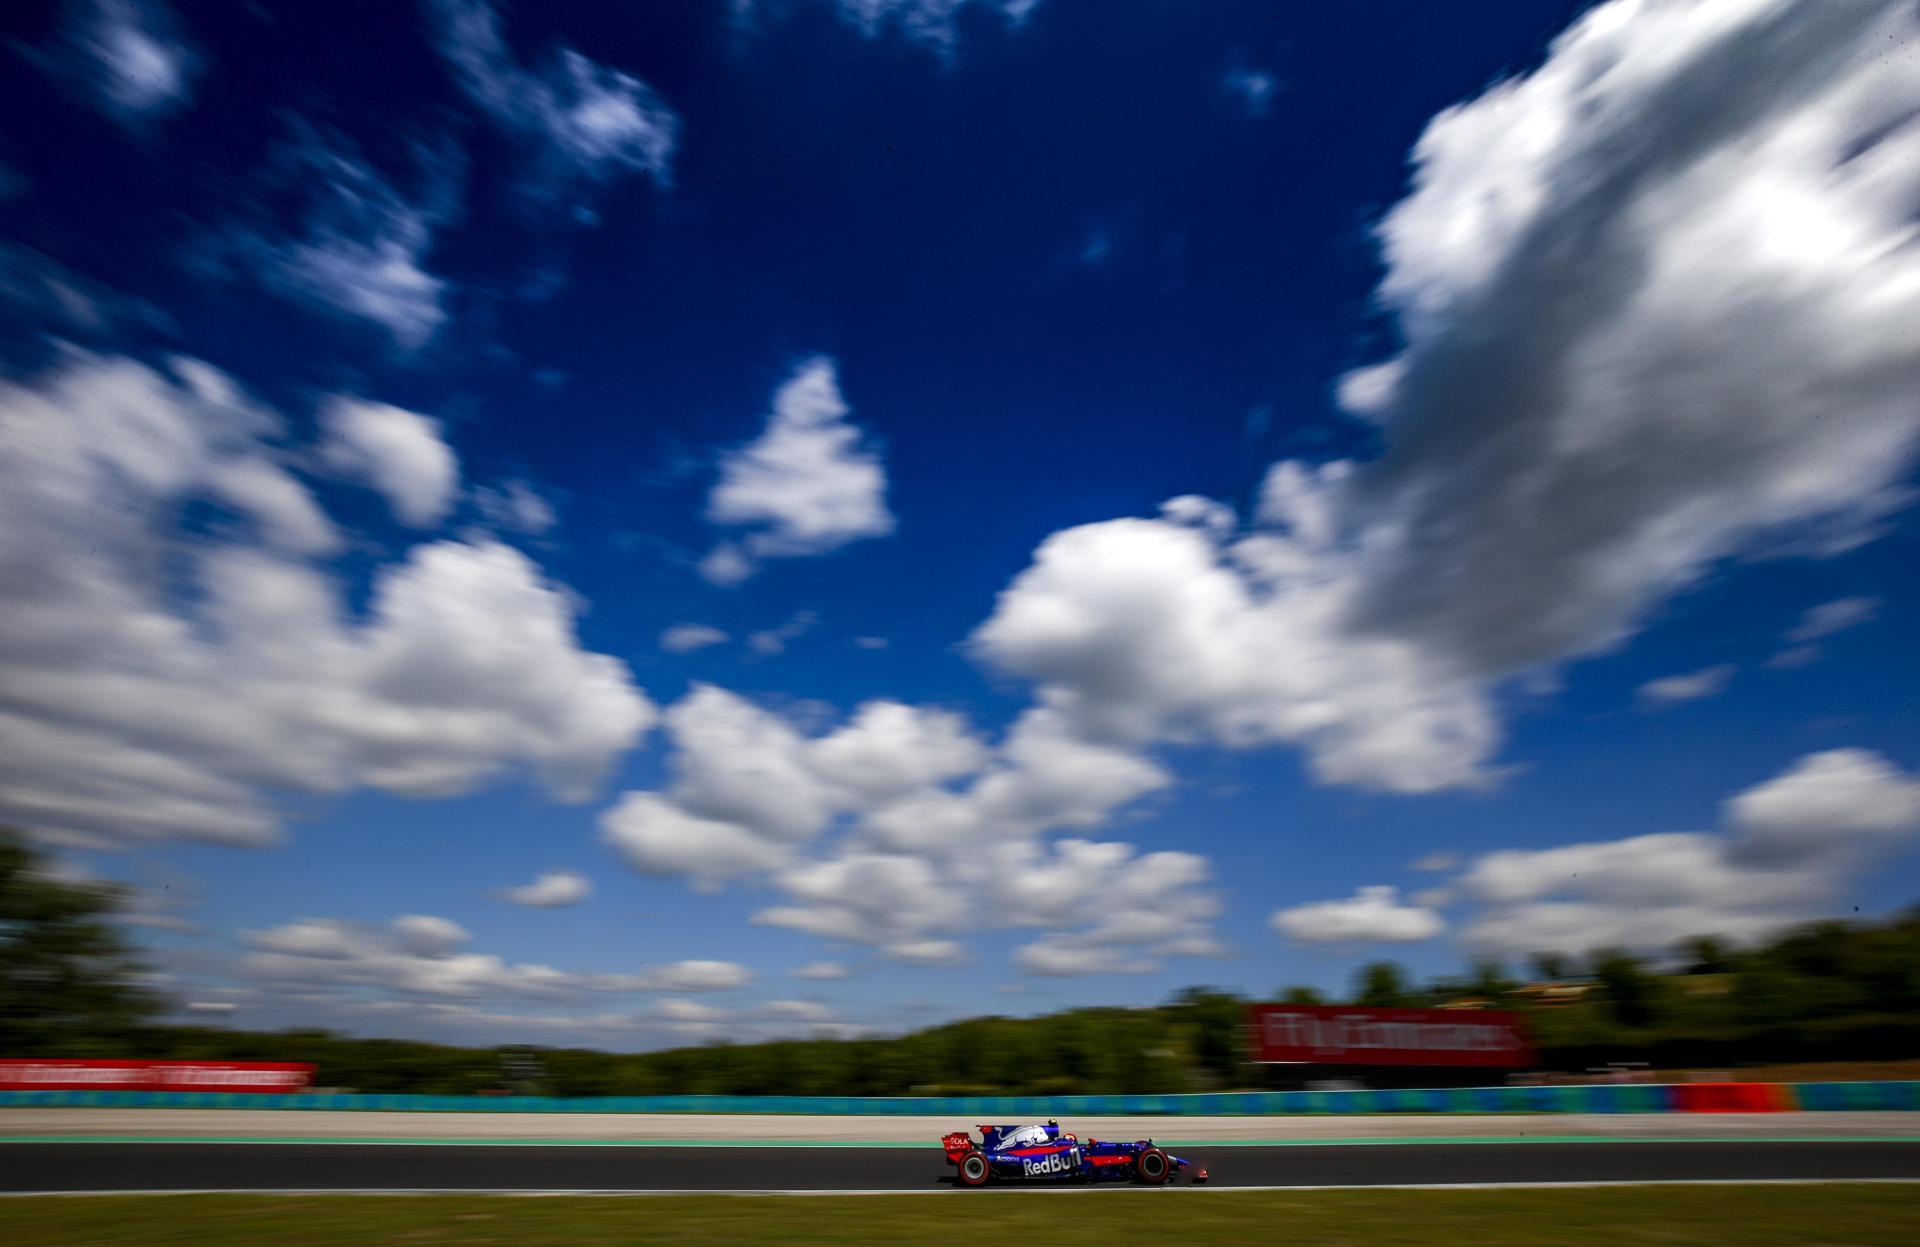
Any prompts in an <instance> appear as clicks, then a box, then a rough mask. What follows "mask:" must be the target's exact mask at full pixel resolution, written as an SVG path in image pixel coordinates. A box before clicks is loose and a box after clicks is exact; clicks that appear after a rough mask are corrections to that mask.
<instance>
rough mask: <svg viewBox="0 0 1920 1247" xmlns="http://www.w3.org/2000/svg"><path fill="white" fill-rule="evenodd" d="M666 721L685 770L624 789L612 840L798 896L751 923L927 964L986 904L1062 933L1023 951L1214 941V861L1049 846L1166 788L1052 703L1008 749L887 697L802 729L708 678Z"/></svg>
mask: <svg viewBox="0 0 1920 1247" xmlns="http://www.w3.org/2000/svg"><path fill="white" fill-rule="evenodd" d="M665 723H666V728H667V732H668V734H669V736H670V737H671V738H672V740H673V742H674V746H675V748H674V752H673V753H672V754H671V755H670V757H669V767H670V769H671V770H672V772H673V775H674V778H673V782H672V783H671V784H670V785H669V786H668V788H667V789H666V790H665V791H663V792H631V793H627V794H625V795H624V796H623V797H622V799H621V801H620V802H619V803H618V804H617V805H616V806H615V808H614V809H613V810H612V811H610V812H609V813H608V814H607V815H606V817H604V818H603V819H602V822H601V827H602V831H603V834H604V836H605V838H606V839H607V841H608V842H609V843H611V844H613V845H614V846H615V847H616V848H618V849H620V850H621V851H622V852H623V853H624V854H625V855H626V857H627V858H628V859H629V860H630V861H631V862H632V863H633V864H634V865H635V866H637V867H638V868H640V869H641V870H643V871H646V872H648V873H652V874H657V875H680V876H685V877H688V878H690V879H692V880H693V881H694V883H695V884H696V886H702V887H715V886H719V885H720V884H722V883H725V882H728V881H730V880H735V879H742V878H759V879H764V880H766V881H768V882H770V883H771V884H772V885H773V886H774V887H775V888H777V889H778V890H779V891H781V892H782V893H784V894H785V897H784V900H783V902H782V903H779V904H773V905H767V906H764V907H762V908H761V909H759V910H758V911H756V912H755V914H754V918H753V920H754V921H755V922H756V923H758V924H761V925H766V926H776V927H784V928H787V929H790V930H797V931H803V932H806V933H808V934H811V935H814V936H817V937H819V938H821V939H824V940H828V941H831V942H836V943H846V944H854V945H860V946H863V947H870V948H874V949H877V950H878V951H879V952H880V953H881V955H883V956H886V957H889V958H892V959H895V960H900V961H906V962H911V963H916V964H948V963H951V962H954V961H957V960H959V959H961V958H963V957H964V956H965V949H964V947H963V945H962V944H961V942H960V939H959V937H960V936H962V935H963V934H964V933H965V932H966V931H967V930H969V929H972V928H974V927H975V926H977V925H978V923H979V922H980V921H981V920H982V915H990V916H992V920H993V921H1004V922H1005V923H1006V924H1008V925H1011V926H1013V927H1031V928H1034V929H1037V930H1041V931H1045V932H1049V933H1052V934H1053V935H1057V936H1059V937H1060V939H1059V940H1056V941H1053V942H1052V943H1047V944H1046V946H1045V947H1043V948H1041V949H1039V950H1038V951H1036V952H1035V953H1033V954H1032V955H1031V957H1024V958H1023V963H1024V962H1025V961H1034V963H1035V964H1038V963H1039V961H1047V962H1048V964H1050V965H1054V966H1058V965H1060V964H1062V963H1061V962H1060V960H1059V958H1056V957H1050V951H1051V949H1052V948H1053V944H1054V943H1058V942H1062V941H1064V942H1068V943H1083V944H1089V945H1091V944H1102V945H1108V946H1112V947H1116V948H1123V949H1125V950H1126V951H1127V953H1128V956H1129V960H1130V961H1131V962H1138V963H1140V964H1156V962H1155V959H1156V958H1159V957H1164V956H1205V955H1213V954H1215V953H1217V952H1218V951H1219V945H1218V944H1217V942H1216V941H1215V940H1214V939H1213V937H1212V935H1211V932H1210V925H1209V924H1210V922H1211V920H1212V918H1213V917H1214V916H1215V915H1216V914H1217V912H1218V901H1217V898H1216V897H1215V896H1214V895H1213V894H1212V892H1211V891H1210V889H1209V888H1208V887H1207V886H1206V881H1207V872H1208V868H1207V863H1206V860H1205V859H1204V858H1201V857H1199V856H1197V855H1194V854H1188V853H1148V854H1140V853H1139V852H1138V851H1137V850H1136V849H1135V848H1134V847H1133V846H1132V845H1128V844H1122V843H1095V842H1093V841H1090V840H1085V839H1078V838H1074V839H1068V840H1064V841H1061V842H1059V843H1057V844H1053V845H1050V846H1049V845H1046V844H1044V843H1043V841H1044V840H1045V839H1046V837H1047V835H1048V834H1049V833H1051V832H1055V831H1058V830H1062V829H1069V828H1078V827H1093V826H1097V825H1099V824H1101V823H1103V822H1105V821H1106V820H1107V819H1108V818H1110V817H1111V816H1112V814H1113V812H1114V811H1115V810H1117V809H1118V808H1120V807H1121V806H1123V805H1125V804H1126V803H1127V802H1129V801H1131V800H1133V799H1135V798H1136V797H1139V796H1141V795H1143V794H1145V793H1147V792H1150V791H1153V790H1154V789H1155V788H1158V787H1160V786H1162V785H1164V784H1165V783H1166V782H1168V781H1167V776H1166V775H1165V773H1164V772H1162V771H1161V770H1160V769H1159V768H1158V767H1157V766H1155V765H1154V764H1153V763H1151V762H1150V761H1148V760H1146V759H1144V758H1141V757H1138V756H1136V755H1133V754H1130V753H1127V752H1125V751H1122V750H1116V749H1109V748H1104V747H1101V746H1097V745H1092V744H1088V743H1087V742H1084V741H1080V740H1077V739H1075V738H1074V737H1072V736H1071V735H1069V734H1067V733H1065V732H1064V731H1063V730H1062V729H1061V727H1060V724H1059V722H1058V720H1057V719H1056V718H1055V717H1054V716H1052V715H1051V714H1050V713H1049V712H1046V711H1032V712H1029V713H1028V714H1026V715H1024V716H1022V718H1021V719H1020V720H1019V721H1018V722H1017V723H1016V724H1015V725H1014V727H1013V728H1012V729H1010V730H1009V731H1008V733H1007V734H1006V736H1005V737H1004V738H1003V739H1002V740H1001V741H1000V742H999V744H998V745H997V746H992V745H989V744H988V743H987V742H986V741H984V740H982V739H981V738H980V737H979V736H977V735H976V734H975V733H974V732H973V731H972V730H971V729H970V727H969V726H968V724H967V723H966V721H965V720H964V719H962V718H961V717H960V716H958V715H956V714H953V713H951V712H948V711H943V710H939V709H935V708H930V707H920V706H911V705H907V704H905V703H901V702H892V701H874V702H869V703H866V704H865V705H863V706H861V707H860V708H858V709H857V710H856V711H855V712H854V714H853V715H852V716H851V717H850V718H849V719H847V720H846V721H845V722H843V723H841V724H839V725H837V726H834V727H831V728H829V729H827V730H825V731H822V732H819V733H818V734H809V733H807V732H805V731H802V730H801V729H800V728H798V727H796V726H795V725H794V724H793V723H791V722H789V721H788V720H786V719H784V718H783V717H781V716H779V715H777V714H775V713H773V712H772V711H769V710H766V709H763V708H761V707H758V706H755V705H753V704H752V703H750V702H748V701H746V700H745V699H743V698H740V697H738V696H737V695H735V694H732V693H728V692H726V691H724V690H721V689H717V688H712V687H706V686H700V687H696V689H695V690H694V691H693V692H692V693H690V694H689V695H688V696H687V698H686V699H684V700H683V701H681V702H680V703H678V704H676V705H675V706H673V707H672V708H671V709H669V710H668V711H667V714H666V716H665ZM1042 938H1043V940H1046V939H1047V938H1048V937H1045V936H1043V937H1042ZM1035 959H1038V960H1035ZM1047 972H1049V973H1059V972H1064V971H1063V970H1060V969H1053V970H1049V971H1047ZM1089 972H1092V971H1089Z"/></svg>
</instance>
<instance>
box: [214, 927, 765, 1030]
mask: <svg viewBox="0 0 1920 1247" xmlns="http://www.w3.org/2000/svg"><path fill="white" fill-rule="evenodd" d="M472 939H473V937H472V935H471V934H469V933H468V932H467V931H466V930H465V929H464V928H463V927H461V926H460V925H459V924H458V923H455V922H452V921H449V920H448V919H445V918H438V917H433V916H431V915H426V914H408V915H405V916H402V917H399V918H396V919H394V920H393V921H392V922H391V923H389V924H388V925H387V926H385V927H377V926H367V925H362V924H358V923H350V922H342V921H340V920H338V919H333V918H303V919H300V920H298V921H295V922H290V923H286V924H284V925H282V926H278V927H272V928H268V929H266V930H261V931H247V932H243V933H242V940H243V941H244V943H245V944H246V945H247V947H248V948H249V949H250V951H249V952H248V954H247V955H246V956H245V957H244V958H243V959H242V961H241V962H240V969H241V972H242V973H243V974H245V975H246V976H247V977H249V978H251V979H253V980H255V981H256V982H260V983H262V984H265V985H268V986H270V987H271V988H273V989H276V990H279V991H282V992H285V991H289V990H293V989H299V988H307V989H330V990H332V991H335V992H347V993H350V994H351V995H353V996H354V997H356V998H358V999H362V1000H365V999H368V998H369V996H370V995H371V996H372V997H376V998H378V997H388V998H391V997H403V998H405V997H453V998H460V999H468V1000H476V999H494V998H499V999H509V1000H510V999H516V998H580V997H584V996H586V995H588V994H593V993H637V992H653V991H671V992H707V991H729V990H733V989H735V988H739V987H744V986H745V985H746V984H748V983H750V982H751V981H752V980H753V973H752V972H751V971H750V970H748V969H747V968H746V967H745V966H742V965H739V964H737V963H734V962H731V961H680V962H674V963H671V964H668V965H663V966H656V967H652V968H648V969H642V970H639V971H636V972H633V973H629V974H597V973H586V972H578V971H566V970H557V969H555V968H554V967H552V966H547V965H538V964H522V963H516V962H509V961H507V960H506V959H504V958H502V957H499V956H496V955H494V954H491V953H474V952H467V951H464V949H465V946H466V945H467V944H469V943H470V942H471V941H472ZM660 1003H661V1006H663V1007H671V1005H670V1002H668V1001H662V1002H660ZM695 1007H696V1008H699V1009H703V1010H704V1009H708V1008H711V1006H704V1005H702V1006H695Z"/></svg>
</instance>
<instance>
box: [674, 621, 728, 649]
mask: <svg viewBox="0 0 1920 1247" xmlns="http://www.w3.org/2000/svg"><path fill="white" fill-rule="evenodd" d="M727 640H728V638H727V634H726V633H724V632H722V631H721V630H720V629H718V628H716V627H714V626H713V625H712V624H703V623H678V624H674V625H673V626H672V627H671V628H668V629H667V630H666V631H664V632H662V633H661V634H660V648H661V649H663V650H665V651H667V653H669V654H691V653H693V652H694V651H695V650H701V649H706V648H707V647H708V646H711V645H725V644H726V643H727Z"/></svg>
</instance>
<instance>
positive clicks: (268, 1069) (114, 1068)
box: [0, 1060, 313, 1092]
mask: <svg viewBox="0 0 1920 1247" xmlns="http://www.w3.org/2000/svg"><path fill="white" fill-rule="evenodd" d="M312 1082H313V1066H311V1065H303V1064H297V1063H294V1062H291V1061H63V1060H47V1061H37V1060H36V1061H0V1091H280V1092H291V1091H303V1090H305V1089H306V1088H307V1086H308V1085H309V1084H310V1083H312Z"/></svg>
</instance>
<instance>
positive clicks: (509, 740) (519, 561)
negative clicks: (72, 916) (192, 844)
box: [0, 352, 654, 844]
mask: <svg viewBox="0 0 1920 1247" xmlns="http://www.w3.org/2000/svg"><path fill="white" fill-rule="evenodd" d="M284 431H285V430H284V424H283V422H282V421H281V420H280V418H279V417H278V416H277V415H276V414H275V413H273V412H272V411H270V410H268V409H266V408H264V407H262V406H260V405H259V404H257V403H255V402H253V401H252V400H251V399H249V398H248V397H247V395H246V394H245V393H243V392H242V391H241V390H240V389H239V387H238V386H236V385H235V384H234V383H233V382H232V381H231V380H230V379H229V378H227V377H226V376H225V375H224V374H222V373H220V372H218V371H216V370H214V369H212V368H209V367H208V366H206V365H205V364H201V363H198V362H196V361H192V360H185V359H176V360H174V361H172V362H171V363H170V365H169V367H168V370H167V371H164V372H163V371H160V370H157V369H154V368H150V367H147V366H145V365H142V364H138V363H134V362H132V361H129V360H125V359H115V358H109V357H103V356H96V355H88V354H83V353H79V352H69V353H68V354H66V355H65V356H64V357H63V358H62V359H61V360H60V362H59V363H58V364H57V365H56V366H55V367H54V368H53V369H52V370H50V371H49V372H48V373H46V374H45V375H43V376H41V377H38V378H36V379H34V380H32V381H30V382H18V381H0V441H4V442H5V444H7V445H8V446H10V447H12V448H13V451H12V453H10V454H9V455H7V456H4V457H0V496H4V497H6V498H7V500H8V504H9V522H8V524H7V525H5V526H4V527H3V528H0V597H4V598H5V599H6V600H7V601H8V603H9V607H8V609H7V610H6V611H5V612H0V821H4V822H7V823H12V824H15V825H19V826H23V827H26V828H29V829H31V830H33V831H36V832H38V833H40V834H42V835H45V836H50V837H56V838H62V839H65V840H66V841H68V842H70V843H101V842H116V841H125V840H129V839H163V838H174V837H189V838H198V839H209V840H220V841H227V842H235V843H256V844H257V843H262V842H265V841H269V840H271V839H273V838H275V836H276V835H277V834H278V819H277V817H276V816H275V815H274V813H273V810H272V808H271V803H270V799H269V797H268V795H267V794H268V793H269V792H295V793H299V792H307V793H337V792H345V791H349V790H352V789H355V788H360V787H375V788H380V789H383V790H385V791H388V792H393V793H397V794H401V795H409V796H439V795H447V794H451V793H459V792H466V791H470V790H472V789H473V788H476V787H478V786H479V785H481V784H483V783H486V782H489V781H490V780H493V779H495V778H497V777H499V776H500V775H502V774H504V773H506V772H508V771H509V770H511V769H514V768H516V767H521V766H524V767H528V768H531V769H532V770H533V771H534V772H535V773H536V774H537V775H538V776H539V777H540V778H542V779H543V780H544V781H545V782H546V783H547V784H548V785H549V787H551V788H552V789H553V790H554V791H555V792H556V793H557V794H558V795H561V796H563V797H570V798H577V797H584V796H586V795H588V794H589V793H590V792H591V790H592V789H593V788H594V787H595V785H596V782H597V780H598V779H599V777H600V776H601V774H602V773H603V772H604V771H605V770H606V768H607V767H608V766H609V765H610V764H611V763H612V761H613V760H614V759H615V758H616V757H618V756H619V755H620V754H621V753H623V752H625V750H626V749H628V748H629V747H631V745H632V744H633V742H634V741H635V739H636V738H637V737H638V736H639V735H640V733H641V732H643V731H644V730H645V729H646V728H647V727H648V726H649V725H650V724H651V722H652V719H653V713H654V712H653V707H652V705H651V703H650V702H648V700H647V699H646V698H645V697H644V696H643V695H641V694H640V693H639V691H638V690H636V689H635V688H634V687H633V684H632V681H631V678H630V676H629V673H628V672H627V670H626V668H625V667H624V666H623V665H622V664H620V663H619V662H618V661H616V660H614V659H612V658H609V657H607V656H604V655H598V654H591V653H587V652H585V651H583V650H581V649H580V648H579V644H578V641H577V638H576V636H575V633H574V626H573V621H574V607H573V604H572V600H571V599H570V598H569V597H568V596H567V595H566V594H565V593H564V592H563V591H562V590H561V589H560V588H559V587H557V586H555V585H553V584H551V583H549V582H548V581H546V580H545V578H544V577H542V576H541V574H540V572H539V569H538V568H537V567H535V566H534V565H533V564H532V563H531V562H529V561H528V560H527V559H526V557H525V556H524V555H522V554H520V553H519V552H517V551H515V550H512V549H510V548H508V547H505V546H501V545H498V544H495V543H491V542H477V543H469V542H450V541H449V542H436V543H432V544H427V545H421V546H418V547H415V548H414V549H413V550H411V551H410V552H409V553H408V554H407V556H406V557H405V558H404V559H402V560H399V561H396V562H392V563H388V564H385V565H383V566H378V567H376V568H374V569H373V574H372V577H371V584H370V587H369V589H368V592H367V599H366V606H365V609H364V611H363V612H353V611H350V610H349V609H348V606H347V603H346V593H345V590H344V587H343V586H342V585H341V584H340V583H338V582H337V581H336V580H335V579H334V578H333V577H332V576H331V575H329V574H327V573H326V572H324V571H323V570H321V569H320V568H318V567H316V566H314V565H313V564H312V563H310V562H309V561H308V556H309V555H311V554H312V553H314V552H315V550H316V548H317V547H324V546H326V545H330V544H331V540H330V538H331V529H330V527H329V526H327V525H326V524H325V523H324V520H323V518H322V517H321V514H320V512H319V510H318V507H317V505H316V504H315V503H314V502H313V500H312V498H311V496H310V495H308V494H307V493H306V491H305V488H304V486H302V485H301V484H300V483H299V481H298V480H297V478H295V477H294V476H292V475H291V474H290V473H288V472H286V471H285V469H284V468H282V467H280V466H279V464H280V460H281V459H282V458H283V457H284V456H283V453H282V452H281V451H280V450H278V449H277V448H276V446H275V444H274V443H275V441H276V440H277V439H279V438H280V437H282V436H283V435H284ZM207 499H212V500H215V501H217V502H219V503H221V504H222V505H223V506H225V507H228V508H231V509H232V510H233V512H234V515H235V521H234V522H229V523H223V524H220V525H216V526H214V528H213V530H212V531H211V532H206V533H202V534H199V535H195V534H192V533H187V532H184V531H182V530H181V529H180V527H179V521H180V516H181V514H182V512H183V511H184V510H185V509H186V508H187V507H188V506H190V505H194V504H196V503H198V502H201V501H203V500H207Z"/></svg>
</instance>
